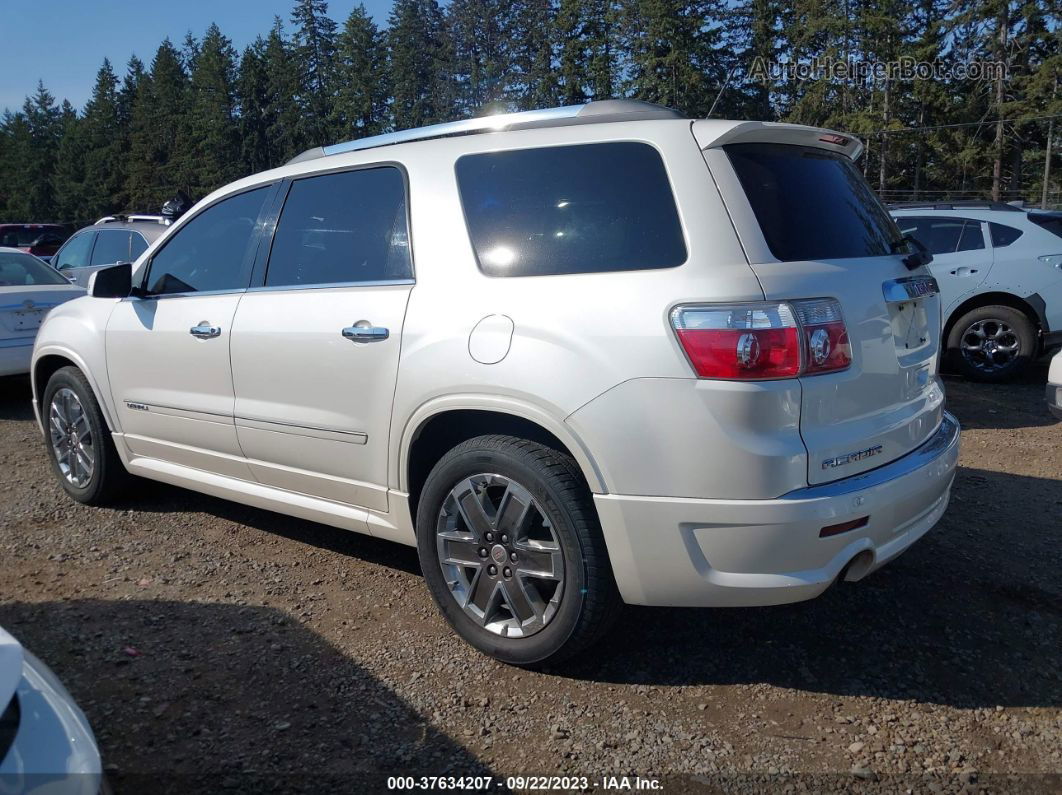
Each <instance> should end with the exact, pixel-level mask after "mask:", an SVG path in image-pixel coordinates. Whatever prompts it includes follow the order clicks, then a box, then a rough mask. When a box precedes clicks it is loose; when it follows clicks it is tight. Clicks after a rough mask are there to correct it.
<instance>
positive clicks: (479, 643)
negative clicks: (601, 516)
mask: <svg viewBox="0 0 1062 795" xmlns="http://www.w3.org/2000/svg"><path fill="white" fill-rule="evenodd" d="M417 550H418V553H419V556H420V564H421V569H422V570H423V573H424V579H425V580H426V582H427V584H428V588H429V590H430V591H431V594H432V597H433V598H434V599H435V602H436V604H437V605H438V606H439V609H440V610H441V612H442V614H443V616H444V617H445V618H446V620H447V621H448V622H449V624H450V626H451V627H453V629H454V630H455V631H456V632H457V634H458V635H460V636H461V637H462V638H463V639H464V640H466V641H467V642H468V643H470V644H471V645H472V646H475V647H476V648H477V649H479V650H480V651H482V652H484V653H486V654H489V655H490V656H492V657H495V658H496V659H498V660H501V661H503V662H506V663H511V664H513V665H524V666H532V665H543V664H546V663H555V662H558V661H560V660H562V659H565V658H567V657H570V656H572V655H574V654H577V653H579V652H580V651H582V650H584V649H586V648H587V647H588V646H590V645H591V644H593V643H594V642H596V641H597V640H598V639H599V638H600V637H601V636H602V635H603V634H604V633H605V632H606V631H607V630H608V628H609V626H610V625H611V623H612V621H613V619H614V618H615V615H616V614H617V612H618V609H619V607H620V598H619V593H618V591H617V590H616V584H615V581H614V579H613V577H612V569H611V566H610V565H609V561H608V554H607V552H606V550H605V543H604V538H603V537H602V535H601V528H600V526H599V524H598V521H597V515H596V512H595V511H594V507H593V500H592V497H591V495H590V490H589V489H588V488H587V486H586V483H585V482H584V481H583V479H582V476H581V474H580V473H579V470H578V468H577V466H576V464H575V462H574V461H573V460H572V459H571V457H570V456H567V455H565V454H563V453H560V452H558V451H556V450H553V449H550V448H548V447H544V446H543V445H540V444H536V443H534V442H530V441H527V440H524V439H517V438H514V437H511V436H496V435H492V436H479V437H477V438H475V439H470V440H468V441H466V442H463V443H462V444H460V445H458V446H457V447H455V448H453V449H452V450H450V451H449V452H448V453H447V454H446V455H444V456H443V458H442V459H441V460H440V461H439V462H438V463H437V464H436V465H435V467H434V468H433V469H432V471H431V473H430V474H429V475H428V478H427V481H426V482H425V484H424V488H423V489H422V491H421V495H420V501H419V503H418V509H417Z"/></svg>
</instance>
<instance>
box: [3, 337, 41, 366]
mask: <svg viewBox="0 0 1062 795" xmlns="http://www.w3.org/2000/svg"><path fill="white" fill-rule="evenodd" d="M32 358H33V337H21V338H16V339H0V376H3V375H22V374H23V373H28V372H29V371H30V360H31V359H32Z"/></svg>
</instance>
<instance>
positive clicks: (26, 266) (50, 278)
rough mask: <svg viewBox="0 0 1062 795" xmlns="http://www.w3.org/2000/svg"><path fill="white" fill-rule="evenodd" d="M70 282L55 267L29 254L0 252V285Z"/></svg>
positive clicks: (36, 284)
mask: <svg viewBox="0 0 1062 795" xmlns="http://www.w3.org/2000/svg"><path fill="white" fill-rule="evenodd" d="M42 284H70V282H68V281H67V280H66V279H64V278H63V277H62V276H60V275H59V274H58V273H56V271H55V269H54V268H52V267H50V266H49V265H46V264H45V263H43V262H41V261H40V260H39V259H37V258H36V257H34V256H32V255H31V254H14V253H11V252H2V253H0V287H32V286H39V285H42Z"/></svg>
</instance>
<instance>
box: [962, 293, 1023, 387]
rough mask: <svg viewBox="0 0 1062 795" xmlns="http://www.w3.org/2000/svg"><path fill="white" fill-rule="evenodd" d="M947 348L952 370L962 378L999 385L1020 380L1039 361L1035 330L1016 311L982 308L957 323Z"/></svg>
mask: <svg viewBox="0 0 1062 795" xmlns="http://www.w3.org/2000/svg"><path fill="white" fill-rule="evenodd" d="M947 345H948V356H949V358H950V359H951V363H952V366H953V367H954V368H955V369H956V370H958V371H959V372H960V373H961V374H962V375H964V376H966V377H967V378H969V379H970V380H972V381H982V382H987V383H1000V382H1003V381H1010V380H1011V379H1013V378H1016V377H1017V376H1019V375H1020V374H1021V373H1022V372H1023V371H1024V370H1025V368H1026V367H1028V365H1029V362H1031V361H1032V360H1033V359H1035V358H1036V353H1037V339H1036V329H1035V328H1034V327H1033V324H1032V321H1030V320H1029V318H1028V316H1026V315H1025V313H1024V312H1021V311H1019V310H1017V309H1014V308H1013V307H1009V306H982V307H978V308H977V309H972V310H970V311H969V312H967V313H966V314H965V315H963V316H962V317H960V318H959V319H958V320H956V321H955V323H954V324H953V325H952V327H951V331H950V332H949V333H948V341H947Z"/></svg>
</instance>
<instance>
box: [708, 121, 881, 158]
mask: <svg viewBox="0 0 1062 795" xmlns="http://www.w3.org/2000/svg"><path fill="white" fill-rule="evenodd" d="M693 137H694V138H696V139H697V145H698V146H700V147H701V149H708V148H710V147H711V148H714V147H719V146H725V145H727V144H736V143H777V144H791V145H794V146H813V147H816V148H818V149H825V150H827V151H829V152H837V153H839V154H843V155H845V156H846V157H848V158H849V159H851V160H858V159H859V156H860V155H861V154H862V153H863V142H862V141H860V140H859V139H858V138H856V137H855V136H854V135H849V134H848V133H842V132H837V131H835V130H825V129H823V128H821V127H807V126H805V125H803V124H784V123H780V122H771V121H744V122H737V123H735V122H727V121H716V120H712V119H705V120H702V121H695V122H694V123H693Z"/></svg>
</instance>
